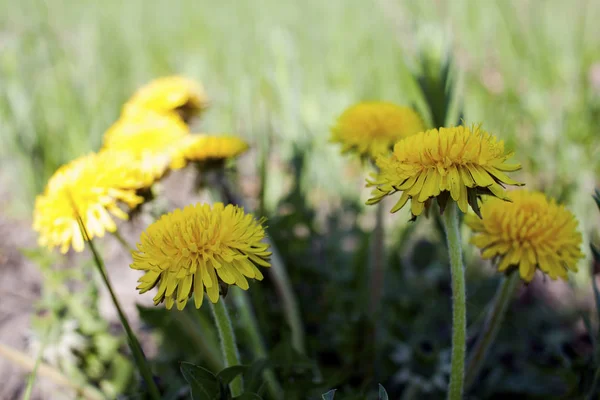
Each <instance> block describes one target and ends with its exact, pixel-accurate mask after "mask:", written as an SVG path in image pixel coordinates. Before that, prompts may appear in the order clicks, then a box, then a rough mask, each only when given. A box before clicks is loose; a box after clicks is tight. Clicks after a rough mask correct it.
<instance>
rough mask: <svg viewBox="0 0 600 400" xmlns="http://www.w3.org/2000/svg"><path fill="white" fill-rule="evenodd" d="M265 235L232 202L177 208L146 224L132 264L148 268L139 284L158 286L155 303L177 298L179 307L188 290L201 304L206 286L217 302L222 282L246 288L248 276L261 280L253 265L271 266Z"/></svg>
mask: <svg viewBox="0 0 600 400" xmlns="http://www.w3.org/2000/svg"><path fill="white" fill-rule="evenodd" d="M264 237H265V231H264V229H263V227H262V225H261V221H256V220H255V219H254V218H253V216H252V215H251V214H245V213H244V210H243V209H242V208H239V207H236V206H232V205H227V206H224V205H223V203H216V204H214V205H213V206H212V207H211V206H210V205H208V204H196V205H190V206H187V207H185V208H183V209H177V210H175V211H174V212H172V213H169V214H165V215H163V216H162V217H161V218H160V219H159V220H158V221H156V222H154V223H153V224H152V225H150V226H149V227H148V229H146V231H145V232H144V233H142V237H141V239H140V243H138V245H137V250H135V251H133V252H132V255H133V263H132V264H131V268H133V269H137V270H142V271H146V273H145V274H144V275H143V276H142V277H141V278H140V279H139V282H140V284H139V285H138V287H137V289H139V291H140V293H144V292H147V291H148V290H150V289H152V288H154V287H155V286H158V293H157V294H156V296H155V297H154V304H155V305H156V304H159V303H161V302H163V301H165V302H166V306H167V308H168V309H170V308H171V307H173V304H175V303H177V308H178V309H179V310H182V309H183V308H184V307H185V305H186V303H187V301H188V298H189V297H191V295H192V293H193V294H194V302H195V305H196V308H200V306H201V305H202V299H203V297H204V291H205V290H206V293H207V294H208V298H209V299H210V300H211V301H212V302H213V303H216V302H217V301H218V300H219V286H220V285H221V284H222V283H224V284H227V285H237V286H239V287H240V288H242V289H244V290H246V289H248V280H247V279H246V278H253V279H258V280H262V279H263V274H262V273H261V272H260V270H259V269H258V268H257V267H258V266H261V267H269V266H270V264H269V261H268V259H269V256H270V255H271V253H270V252H269V251H268V247H269V245H268V244H265V243H261V240H262V239H263V238H264Z"/></svg>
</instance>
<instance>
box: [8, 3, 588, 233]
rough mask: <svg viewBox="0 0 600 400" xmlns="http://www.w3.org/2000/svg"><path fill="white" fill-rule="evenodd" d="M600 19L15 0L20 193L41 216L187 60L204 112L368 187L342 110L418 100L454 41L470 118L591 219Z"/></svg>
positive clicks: (13, 147)
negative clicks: (74, 165)
mask: <svg viewBox="0 0 600 400" xmlns="http://www.w3.org/2000/svg"><path fill="white" fill-rule="evenodd" d="M599 19H600V3H599V2H595V1H592V0H578V1H574V2H565V1H562V0H545V1H527V0H512V1H509V0H496V1H492V0H490V1H479V2H473V1H466V0H453V1H419V2H417V1H414V2H413V1H398V0H378V1H373V2H370V1H364V0H331V1H321V0H303V1H296V2H292V1H276V0H252V1H247V0H239V1H234V0H229V1H228V0H224V1H208V0H180V1H169V0H151V1H148V0H128V1H115V0H108V1H103V2H99V1H91V0H77V1H75V0H52V1H46V2H43V1H41V0H22V1H18V2H13V1H7V0H0V159H1V160H2V167H1V172H0V182H1V184H2V190H1V191H0V193H2V194H3V196H4V197H5V199H4V200H3V202H2V203H3V206H4V207H5V210H10V212H11V213H14V215H20V216H25V217H27V215H28V214H29V212H30V210H31V207H32V204H33V201H34V198H35V195H36V194H37V193H39V192H40V191H41V190H43V187H44V184H45V182H46V180H47V179H48V177H49V176H50V175H51V174H52V173H53V172H54V171H55V170H56V168H57V167H59V166H60V165H61V164H63V163H65V162H68V161H69V160H71V159H73V158H75V157H77V156H79V155H82V154H84V153H85V152H87V151H90V150H97V149H98V148H99V146H100V143H101V135H102V133H103V132H104V131H105V130H106V128H107V127H108V126H110V124H111V123H112V122H114V121H115V119H116V118H117V117H118V114H119V110H120V107H121V105H122V104H123V102H124V101H125V100H126V99H127V98H128V97H129V96H130V94H131V93H132V92H133V91H134V89H135V88H136V87H138V86H139V85H141V84H143V83H145V82H147V81H149V80H151V79H152V78H155V77H158V76H161V75H165V74H171V73H181V74H185V75H189V76H190V77H193V78H196V79H198V80H201V81H202V82H203V83H204V85H205V86H206V89H207V91H208V93H209V95H210V97H211V99H212V108H211V110H210V111H209V112H208V113H207V116H206V119H205V121H204V122H203V129H205V130H207V131H213V132H224V131H230V132H237V133H239V134H241V135H243V136H244V137H246V138H248V139H249V140H252V141H254V142H256V141H257V140H261V138H264V137H266V136H268V137H270V138H271V139H272V146H273V147H272V149H271V150H272V151H273V152H275V153H276V154H277V155H278V156H280V157H281V158H282V159H283V160H285V159H287V158H288V157H290V155H291V153H292V148H293V146H294V145H298V146H301V147H305V148H310V154H309V163H308V164H309V165H310V168H308V169H307V170H306V171H305V176H304V187H305V188H310V189H315V190H320V191H323V192H324V193H326V194H327V195H331V196H340V195H341V196H359V195H361V193H359V192H357V191H356V180H354V181H353V180H352V179H347V174H345V173H344V169H345V166H346V165H347V163H348V161H347V159H344V158H343V157H342V156H340V155H339V154H338V148H337V147H336V146H334V145H331V144H329V143H328V135H329V126H330V125H331V123H332V121H333V120H334V118H335V116H336V115H337V114H339V113H340V112H341V111H342V110H343V109H344V108H345V107H346V106H348V105H350V104H351V103H353V102H356V101H360V100H365V99H385V100H391V101H395V102H399V103H406V104H411V103H414V102H416V103H417V104H418V103H419V101H420V100H419V94H418V90H417V86H416V84H415V81H414V79H413V77H412V76H413V75H412V72H413V71H414V70H415V69H416V68H417V66H418V63H417V57H418V55H419V53H422V52H425V53H427V54H430V55H432V56H434V57H440V56H441V54H442V53H443V51H444V48H445V47H446V46H447V45H451V52H452V55H453V59H454V61H455V66H456V75H455V78H456V82H457V85H458V88H459V89H460V90H459V96H460V98H461V100H462V102H463V104H464V109H465V120H466V121H467V122H469V123H471V122H483V124H484V127H486V128H487V129H488V130H490V131H492V132H493V133H495V134H497V135H498V136H500V137H501V138H503V139H505V140H506V141H507V143H508V146H509V147H510V148H512V149H514V150H515V151H516V158H517V159H518V160H519V161H521V162H522V163H523V166H524V171H525V172H524V173H523V174H522V176H521V178H522V179H524V180H525V181H526V182H527V184H528V186H529V187H534V188H540V189H543V190H545V191H547V192H548V193H550V194H552V195H554V196H556V197H559V198H560V199H561V200H564V201H566V202H567V203H568V204H569V205H570V206H571V207H572V209H573V210H574V211H575V212H576V213H577V215H578V216H580V217H582V218H581V219H582V225H583V229H584V230H585V231H586V232H588V231H590V230H591V228H592V225H593V224H595V223H597V219H594V218H590V217H589V215H590V214H591V213H593V212H594V211H593V208H592V201H591V197H590V195H591V193H592V190H593V188H594V186H596V185H597V176H598V172H599V169H600V157H599V155H600V140H599V136H598V135H599V129H600V128H599V126H600V24H598V23H597V21H598V20H599ZM357 179H359V180H360V179H362V177H358V178H357Z"/></svg>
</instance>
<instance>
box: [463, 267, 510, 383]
mask: <svg viewBox="0 0 600 400" xmlns="http://www.w3.org/2000/svg"><path fill="white" fill-rule="evenodd" d="M519 282H520V277H519V273H518V271H513V272H512V273H511V274H510V276H508V277H506V278H503V279H502V282H500V285H499V286H498V290H497V291H496V295H495V296H494V300H493V301H492V303H491V304H490V306H491V307H490V309H489V312H488V314H487V316H486V319H485V322H484V325H483V328H482V330H481V332H480V334H479V337H478V339H477V342H476V343H475V347H474V348H473V350H471V354H470V355H469V360H468V362H467V368H466V375H465V388H466V390H468V389H469V388H470V387H471V385H473V383H475V379H476V378H477V375H478V374H479V371H480V369H481V367H482V365H483V362H484V361H485V357H486V355H487V352H488V350H489V349H490V346H491V345H492V343H493V342H494V339H495V338H496V335H497V334H498V330H499V329H500V325H501V324H502V321H503V320H504V315H505V314H506V309H507V308H508V304H509V303H510V301H511V299H512V298H513V295H514V293H515V290H516V289H517V287H518V286H519Z"/></svg>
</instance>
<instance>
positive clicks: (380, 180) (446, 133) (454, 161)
mask: <svg viewBox="0 0 600 400" xmlns="http://www.w3.org/2000/svg"><path fill="white" fill-rule="evenodd" d="M510 157H512V153H510V154H505V152H504V142H503V141H498V140H497V139H496V137H494V136H493V135H491V134H489V133H488V132H486V131H484V130H482V129H480V127H479V126H473V127H471V128H469V127H465V126H458V127H452V128H440V129H439V130H437V129H431V130H428V131H426V132H421V133H418V134H416V135H413V136H410V137H408V138H406V139H403V140H401V141H399V142H398V143H396V145H395V146H394V152H393V154H392V155H391V156H380V157H379V158H377V165H378V166H379V168H380V172H379V174H376V175H373V179H372V180H370V181H369V180H368V181H367V186H375V189H374V190H373V192H372V193H371V196H372V197H371V198H370V199H369V200H368V201H367V204H375V203H378V202H379V201H381V200H382V199H383V198H384V197H385V196H388V195H392V194H394V193H396V192H400V191H401V192H402V196H401V197H400V200H398V202H397V203H396V205H395V206H394V207H393V208H392V210H391V212H396V211H398V210H399V209H401V208H402V207H404V205H405V204H406V202H407V201H408V200H409V199H410V200H411V212H412V214H413V218H416V217H417V216H418V215H420V214H421V213H422V212H423V209H425V207H426V206H429V204H430V203H431V200H432V199H434V198H437V200H438V202H439V204H440V207H441V209H442V211H443V209H444V208H445V206H446V202H447V201H448V200H449V198H450V197H451V198H452V200H454V201H456V202H457V203H458V207H459V208H460V209H461V210H462V211H463V212H465V213H466V212H467V211H468V206H469V205H470V206H471V207H472V208H473V210H474V211H475V213H477V214H478V215H480V212H479V205H478V203H477V198H478V197H479V196H481V195H491V196H496V197H499V198H501V199H507V196H506V192H505V191H504V186H503V184H508V185H518V186H521V185H522V184H521V183H519V182H516V181H514V180H513V179H511V178H509V177H508V176H507V175H506V174H505V173H504V172H505V171H516V170H518V169H520V168H521V165H520V164H506V163H505V161H506V160H507V159H509V158H510Z"/></svg>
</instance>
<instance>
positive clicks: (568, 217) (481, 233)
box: [465, 190, 583, 282]
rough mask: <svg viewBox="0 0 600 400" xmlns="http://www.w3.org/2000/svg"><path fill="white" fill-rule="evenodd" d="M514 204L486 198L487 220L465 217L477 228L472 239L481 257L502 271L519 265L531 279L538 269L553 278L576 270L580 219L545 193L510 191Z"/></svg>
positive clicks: (580, 241)
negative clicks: (493, 263) (495, 261)
mask: <svg viewBox="0 0 600 400" xmlns="http://www.w3.org/2000/svg"><path fill="white" fill-rule="evenodd" d="M509 197H510V200H511V201H512V202H505V201H502V200H498V199H495V198H491V199H489V200H486V201H484V202H483V204H482V206H481V214H482V215H483V219H480V218H478V217H476V216H474V215H467V216H466V217H465V222H466V223H467V225H468V226H469V227H470V228H471V229H472V230H473V231H474V233H475V235H474V236H473V237H472V238H471V243H473V244H474V245H475V246H477V247H479V248H480V249H481V251H482V257H483V258H486V259H491V258H493V259H497V260H499V263H498V271H500V272H504V271H512V270H513V269H515V268H518V270H519V273H520V275H521V278H522V279H523V280H525V281H527V282H530V281H531V280H532V279H533V277H534V275H535V271H536V269H540V270H541V271H542V272H544V273H546V274H548V276H550V278H552V279H556V278H557V277H561V278H563V279H565V280H566V279H567V271H568V270H571V271H574V272H576V271H577V261H578V260H579V259H580V258H582V257H583V254H582V253H581V251H580V247H581V243H582V236H581V233H580V232H579V231H578V230H577V220H576V219H575V217H574V216H573V214H571V212H570V211H569V210H567V209H566V208H565V207H564V206H562V205H559V204H557V203H556V202H555V201H554V200H553V199H548V198H546V196H545V195H544V194H543V193H539V192H528V191H525V190H517V191H513V192H511V193H509Z"/></svg>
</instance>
